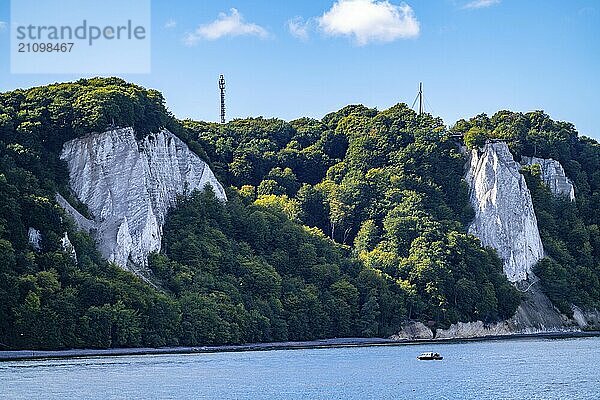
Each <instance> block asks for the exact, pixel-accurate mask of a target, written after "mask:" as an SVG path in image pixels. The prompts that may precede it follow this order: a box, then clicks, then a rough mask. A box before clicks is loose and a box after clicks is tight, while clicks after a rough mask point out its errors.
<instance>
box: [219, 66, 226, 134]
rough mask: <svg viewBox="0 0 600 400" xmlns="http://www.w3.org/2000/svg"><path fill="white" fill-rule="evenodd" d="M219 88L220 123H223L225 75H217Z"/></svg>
mask: <svg viewBox="0 0 600 400" xmlns="http://www.w3.org/2000/svg"><path fill="white" fill-rule="evenodd" d="M219 89H220V90H221V123H222V124H224V123H225V77H223V75H221V76H219Z"/></svg>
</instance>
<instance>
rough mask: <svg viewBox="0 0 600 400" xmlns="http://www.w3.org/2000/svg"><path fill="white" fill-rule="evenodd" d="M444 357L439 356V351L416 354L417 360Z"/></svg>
mask: <svg viewBox="0 0 600 400" xmlns="http://www.w3.org/2000/svg"><path fill="white" fill-rule="evenodd" d="M443 358H444V357H442V356H440V353H432V352H429V353H421V355H419V356H417V359H418V360H442V359H443Z"/></svg>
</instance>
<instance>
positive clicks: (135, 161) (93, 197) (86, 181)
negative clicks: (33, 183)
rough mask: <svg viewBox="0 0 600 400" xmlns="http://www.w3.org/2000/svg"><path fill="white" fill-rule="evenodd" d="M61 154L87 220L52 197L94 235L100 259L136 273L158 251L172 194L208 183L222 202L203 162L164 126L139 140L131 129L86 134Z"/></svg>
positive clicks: (219, 189)
mask: <svg viewBox="0 0 600 400" xmlns="http://www.w3.org/2000/svg"><path fill="white" fill-rule="evenodd" d="M61 158H62V159H63V160H65V161H66V162H67V164H68V168H69V180H70V185H71V188H72V189H73V191H74V192H75V195H76V196H77V198H78V199H79V200H80V201H81V202H83V203H84V204H85V205H87V207H88V209H89V211H90V213H91V216H92V218H91V219H87V218H85V217H84V216H83V215H81V214H80V213H78V212H77V211H76V210H75V209H74V208H73V207H71V206H70V205H69V204H68V203H67V201H66V200H65V199H64V198H62V197H61V196H57V201H58V202H59V204H61V205H62V206H63V208H65V210H66V211H67V212H68V213H69V214H71V215H72V216H73V218H74V219H75V221H76V222H77V224H78V225H79V227H80V229H84V230H86V231H88V232H90V233H92V234H93V235H94V237H95V239H96V241H97V242H98V248H99V250H100V252H101V253H102V255H103V256H104V257H105V258H106V259H108V260H109V261H113V262H115V263H116V264H118V265H120V266H121V267H123V268H127V269H130V270H132V271H133V272H136V273H142V274H143V272H144V269H145V267H146V266H147V256H148V254H149V253H150V252H152V251H158V250H160V247H161V240H162V227H163V223H164V221H165V216H166V213H167V211H168V210H169V208H171V207H173V206H174V205H175V202H176V198H177V196H179V195H187V194H189V193H191V192H192V191H193V190H196V189H198V190H203V189H204V188H205V186H206V185H209V186H211V187H212V189H213V190H214V192H215V194H216V196H217V197H218V198H219V199H223V200H226V196H225V191H224V190H223V187H222V186H221V184H220V183H219V182H218V181H217V179H216V178H215V176H214V174H213V172H212V171H211V170H210V168H209V167H208V165H207V164H206V163H205V162H204V161H202V160H201V159H200V158H199V157H198V156H197V155H196V154H194V153H193V152H192V151H190V150H189V148H188V147H187V145H186V144H185V143H184V142H183V141H181V140H180V139H179V138H178V137H176V136H175V135H173V134H172V133H171V132H169V131H168V130H166V129H163V130H161V131H160V132H158V133H154V134H150V135H149V136H146V137H145V138H144V139H143V140H141V141H138V140H136V137H135V132H134V130H133V129H132V128H118V129H113V130H109V131H106V132H103V133H94V134H89V135H87V136H85V137H82V138H77V139H74V140H71V141H69V142H67V143H65V144H64V146H63V150H62V153H61Z"/></svg>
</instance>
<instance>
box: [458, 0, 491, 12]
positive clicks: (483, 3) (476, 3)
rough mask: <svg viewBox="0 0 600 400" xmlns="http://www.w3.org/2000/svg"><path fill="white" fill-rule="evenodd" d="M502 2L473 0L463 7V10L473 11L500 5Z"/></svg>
mask: <svg viewBox="0 0 600 400" xmlns="http://www.w3.org/2000/svg"><path fill="white" fill-rule="evenodd" d="M499 3H500V0H473V1H471V2H469V3H467V4H465V5H464V6H463V8H466V9H469V10H473V9H477V8H486V7H491V6H493V5H495V4H499Z"/></svg>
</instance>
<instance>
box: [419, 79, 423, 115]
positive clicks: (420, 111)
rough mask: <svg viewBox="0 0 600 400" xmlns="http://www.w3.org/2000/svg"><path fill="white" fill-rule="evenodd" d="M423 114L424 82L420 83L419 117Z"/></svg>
mask: <svg viewBox="0 0 600 400" xmlns="http://www.w3.org/2000/svg"><path fill="white" fill-rule="evenodd" d="M421 114H423V82H419V115H421Z"/></svg>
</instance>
